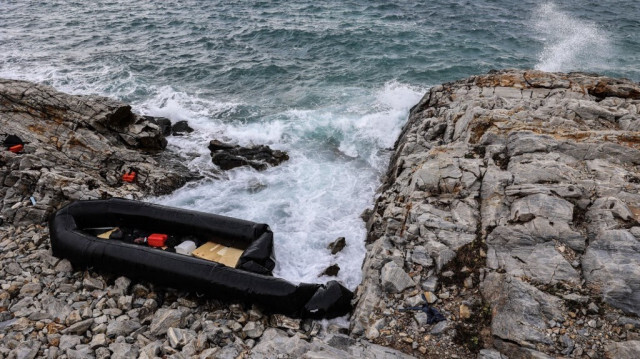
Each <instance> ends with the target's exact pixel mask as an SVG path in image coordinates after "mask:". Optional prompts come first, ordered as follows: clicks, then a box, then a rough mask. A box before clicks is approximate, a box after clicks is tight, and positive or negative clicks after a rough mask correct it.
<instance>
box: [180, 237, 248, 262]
mask: <svg viewBox="0 0 640 359" xmlns="http://www.w3.org/2000/svg"><path fill="white" fill-rule="evenodd" d="M242 252H244V251H243V250H242V249H238V248H233V247H226V246H223V245H222V244H219V243H214V242H207V243H205V244H203V245H201V246H200V247H198V248H196V250H194V251H193V252H192V253H191V254H192V255H193V256H194V257H198V258H202V259H206V260H209V261H214V262H218V263H221V264H224V265H226V266H228V267H231V268H235V266H236V264H238V260H239V259H240V256H242Z"/></svg>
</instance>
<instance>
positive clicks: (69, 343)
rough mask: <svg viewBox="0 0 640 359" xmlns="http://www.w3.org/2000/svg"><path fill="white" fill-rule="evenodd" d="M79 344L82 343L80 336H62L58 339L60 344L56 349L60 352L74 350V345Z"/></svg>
mask: <svg viewBox="0 0 640 359" xmlns="http://www.w3.org/2000/svg"><path fill="white" fill-rule="evenodd" d="M81 342H82V337H81V336H78V335H63V336H61V337H60V344H59V345H58V348H60V350H62V351H63V352H64V351H66V350H67V349H72V348H74V347H75V346H76V345H78V344H80V343H81Z"/></svg>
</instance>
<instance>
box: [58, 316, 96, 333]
mask: <svg viewBox="0 0 640 359" xmlns="http://www.w3.org/2000/svg"><path fill="white" fill-rule="evenodd" d="M93 322H94V320H93V318H89V319H86V320H82V321H79V322H77V323H75V324H73V325H71V326H70V327H68V328H67V329H65V330H63V331H62V333H63V334H67V333H71V334H78V335H82V334H84V333H85V332H86V331H87V330H89V328H91V326H92V325H93Z"/></svg>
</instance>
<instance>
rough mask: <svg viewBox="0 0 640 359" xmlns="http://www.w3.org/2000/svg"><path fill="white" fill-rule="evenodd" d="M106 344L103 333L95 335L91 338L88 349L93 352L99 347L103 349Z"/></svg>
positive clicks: (105, 337)
mask: <svg viewBox="0 0 640 359" xmlns="http://www.w3.org/2000/svg"><path fill="white" fill-rule="evenodd" d="M106 344H107V336H106V335H105V334H104V333H100V334H96V335H94V336H93V338H91V342H90V343H89V347H90V348H91V349H93V350H95V349H96V348H99V347H103V346H105V345H106Z"/></svg>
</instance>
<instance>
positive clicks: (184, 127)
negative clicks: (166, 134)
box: [165, 120, 193, 136]
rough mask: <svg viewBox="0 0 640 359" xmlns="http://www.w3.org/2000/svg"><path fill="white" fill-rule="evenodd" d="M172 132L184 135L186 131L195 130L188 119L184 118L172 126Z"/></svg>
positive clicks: (175, 134) (176, 134)
mask: <svg viewBox="0 0 640 359" xmlns="http://www.w3.org/2000/svg"><path fill="white" fill-rule="evenodd" d="M165 131H166V130H165ZM171 132H172V134H173V135H174V136H182V135H184V134H186V133H191V132H193V128H191V127H190V126H189V123H188V122H187V121H184V120H183V121H178V122H176V123H175V124H174V125H173V126H171Z"/></svg>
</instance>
